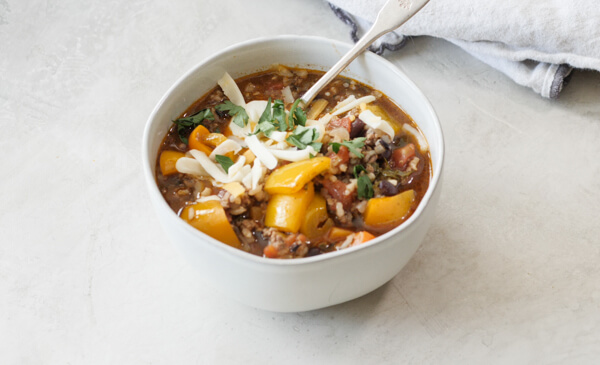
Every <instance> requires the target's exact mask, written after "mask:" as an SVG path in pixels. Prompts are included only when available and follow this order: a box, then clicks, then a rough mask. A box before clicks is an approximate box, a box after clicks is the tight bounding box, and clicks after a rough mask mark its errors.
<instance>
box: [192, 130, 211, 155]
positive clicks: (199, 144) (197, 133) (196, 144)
mask: <svg viewBox="0 0 600 365" xmlns="http://www.w3.org/2000/svg"><path fill="white" fill-rule="evenodd" d="M209 134H210V132H209V131H208V129H206V127H205V126H203V125H202V124H201V125H199V126H197V127H196V128H195V129H194V130H193V131H192V133H190V137H189V138H188V145H189V146H190V149H192V150H198V151H202V152H204V153H205V154H206V155H207V156H208V155H210V153H211V152H212V148H210V147H208V146H207V145H206V144H205V143H204V140H205V139H206V137H207V136H208V135H209Z"/></svg>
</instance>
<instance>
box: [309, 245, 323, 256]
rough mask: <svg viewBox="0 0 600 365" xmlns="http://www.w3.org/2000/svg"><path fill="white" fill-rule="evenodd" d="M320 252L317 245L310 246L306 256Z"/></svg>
mask: <svg viewBox="0 0 600 365" xmlns="http://www.w3.org/2000/svg"><path fill="white" fill-rule="evenodd" d="M320 254H321V250H320V249H319V248H318V247H311V248H310V250H308V252H307V253H306V257H310V256H317V255H320Z"/></svg>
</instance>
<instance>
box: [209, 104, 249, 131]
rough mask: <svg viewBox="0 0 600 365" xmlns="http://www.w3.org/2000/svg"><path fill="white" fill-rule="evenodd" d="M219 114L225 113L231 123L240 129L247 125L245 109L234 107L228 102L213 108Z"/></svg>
mask: <svg viewBox="0 0 600 365" xmlns="http://www.w3.org/2000/svg"><path fill="white" fill-rule="evenodd" d="M215 109H217V110H218V111H220V112H227V114H229V115H230V116H231V117H232V119H231V121H232V122H234V123H235V124H237V125H238V126H240V128H244V127H245V126H246V124H248V114H247V113H246V109H244V108H243V107H241V106H239V105H235V104H234V103H232V102H231V101H229V100H226V101H225V102H224V103H223V104H219V105H217V106H216V107H215Z"/></svg>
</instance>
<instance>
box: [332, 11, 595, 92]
mask: <svg viewBox="0 0 600 365" xmlns="http://www.w3.org/2000/svg"><path fill="white" fill-rule="evenodd" d="M385 1H386V0H329V3H330V6H331V8H332V10H333V11H334V13H335V14H336V15H337V16H338V17H339V18H340V19H341V20H343V21H344V22H345V23H347V24H348V25H350V26H351V27H352V31H351V36H352V38H353V40H354V41H356V40H357V39H358V38H359V37H360V36H361V35H362V34H363V33H364V31H365V30H366V29H368V28H369V27H370V25H371V24H372V22H373V21H374V20H375V18H376V16H377V13H378V11H379V9H380V8H381V7H382V6H383V4H384V3H385ZM420 35H425V36H433V37H438V38H443V39H446V40H448V41H450V42H452V43H454V44H456V45H457V46H459V47H461V48H462V49H464V50H465V51H467V52H469V53H470V54H471V55H473V56H475V57H477V58H478V59H479V60H481V61H483V62H485V63H487V64H488V65H490V66H492V67H494V68H496V69H498V70H499V71H501V72H503V73H504V74H506V75H507V76H508V77H510V78H511V79H512V80H514V81H515V82H516V83H518V84H520V85H523V86H527V87H530V88H531V89H533V90H534V91H535V92H537V93H539V94H540V95H542V96H543V97H546V98H556V97H558V95H559V93H560V92H561V90H562V88H563V86H564V85H565V84H566V81H567V80H568V76H569V75H570V73H571V71H572V70H573V68H577V69H592V70H596V71H600V2H598V0H570V1H564V0H544V1H527V0H487V1H480V0H431V1H430V2H429V3H428V4H427V5H425V7H424V8H423V9H422V10H421V11H420V12H419V13H417V14H416V15H415V16H414V17H413V18H412V19H410V20H409V21H408V22H406V23H405V24H404V25H403V26H402V27H400V28H399V29H398V30H397V31H395V32H393V33H389V34H387V35H385V36H384V37H383V38H382V39H380V40H379V41H378V42H377V43H375V45H374V47H372V50H373V51H375V52H376V53H379V54H381V53H383V51H384V50H386V49H388V50H392V51H394V50H397V49H399V48H401V47H402V46H403V45H404V43H405V37H406V36H420Z"/></svg>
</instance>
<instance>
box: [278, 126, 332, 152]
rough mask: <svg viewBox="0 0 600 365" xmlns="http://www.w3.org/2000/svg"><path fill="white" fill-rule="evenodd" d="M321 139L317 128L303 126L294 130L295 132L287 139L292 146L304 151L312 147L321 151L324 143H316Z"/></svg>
mask: <svg viewBox="0 0 600 365" xmlns="http://www.w3.org/2000/svg"><path fill="white" fill-rule="evenodd" d="M318 138H319V132H318V131H317V130H316V129H315V128H308V127H303V126H301V125H299V126H297V127H296V129H294V132H293V133H292V134H291V135H290V136H289V137H288V138H286V141H288V142H289V143H290V144H291V145H294V146H296V147H298V148H299V149H301V150H303V149H306V147H308V146H311V147H312V148H314V150H315V151H317V152H318V151H320V150H321V147H322V146H323V144H322V143H319V142H315V141H316V140H317V139H318Z"/></svg>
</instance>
